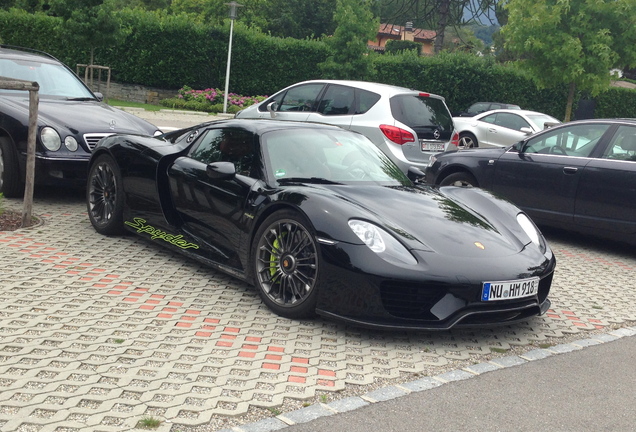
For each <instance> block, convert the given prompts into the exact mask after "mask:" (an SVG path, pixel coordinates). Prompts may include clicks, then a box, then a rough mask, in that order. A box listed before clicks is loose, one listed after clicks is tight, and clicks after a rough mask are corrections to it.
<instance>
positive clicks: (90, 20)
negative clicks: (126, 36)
mask: <svg viewBox="0 0 636 432" xmlns="http://www.w3.org/2000/svg"><path fill="white" fill-rule="evenodd" d="M48 3H49V5H50V9H49V11H48V13H49V14H50V15H54V16H59V17H61V18H63V19H64V25H65V27H66V29H67V30H68V32H67V34H68V35H69V36H70V37H72V38H73V39H74V40H72V41H69V42H70V43H76V44H77V45H78V46H80V47H82V48H85V49H87V50H89V51H90V63H89V64H91V65H92V64H93V59H94V56H95V49H96V48H104V47H107V46H109V45H110V44H114V43H116V41H117V40H118V37H119V35H120V27H119V22H118V21H117V19H116V18H115V14H114V9H113V5H112V3H111V2H110V1H108V0H106V1H105V0H50V1H49V2H48Z"/></svg>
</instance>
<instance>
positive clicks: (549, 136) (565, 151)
mask: <svg viewBox="0 0 636 432" xmlns="http://www.w3.org/2000/svg"><path fill="white" fill-rule="evenodd" d="M608 127H609V126H608V125H602V124H597V125H595V124H591V125H590V124H581V125H576V126H571V127H564V128H559V129H556V130H554V131H552V132H548V133H544V134H542V135H540V136H538V137H536V138H532V139H530V140H528V142H527V143H526V146H525V147H524V150H523V151H524V152H525V153H551V154H557V155H562V156H576V157H589V156H590V154H592V150H594V148H595V147H596V145H597V144H598V141H599V140H600V139H601V137H602V136H603V134H604V133H605V131H607V128H608Z"/></svg>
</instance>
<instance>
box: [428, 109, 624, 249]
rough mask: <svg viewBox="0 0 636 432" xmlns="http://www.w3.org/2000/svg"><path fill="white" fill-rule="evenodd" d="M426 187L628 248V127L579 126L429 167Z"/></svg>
mask: <svg viewBox="0 0 636 432" xmlns="http://www.w3.org/2000/svg"><path fill="white" fill-rule="evenodd" d="M426 181H427V182H428V183H430V184H434V185H442V186H445V185H455V186H474V187H480V188H483V189H488V190H490V191H492V192H494V193H495V194H497V195H499V196H502V197H504V198H507V199H509V200H510V201H512V202H513V203H514V204H516V205H517V206H519V207H520V208H521V209H523V210H524V211H526V212H527V213H528V214H529V215H530V216H531V217H532V218H533V220H534V221H535V222H537V223H538V224H539V225H545V226H554V227H558V228H563V229H568V230H573V231H579V232H584V233H589V234H594V235H597V236H601V237H604V238H610V239H616V240H620V241H627V242H629V243H636V120H633V119H632V120H630V119H605V120H600V119H598V120H581V121H574V122H570V123H566V124H563V125H560V126H555V127H553V128H550V129H547V130H544V131H542V132H539V133H537V134H535V135H533V136H530V137H528V138H527V139H525V140H523V141H520V142H518V143H516V144H514V145H512V146H510V147H506V148H503V149H471V150H464V151H459V152H448V153H442V154H439V155H437V156H436V157H434V158H432V159H431V162H430V163H429V166H428V167H427V169H426Z"/></svg>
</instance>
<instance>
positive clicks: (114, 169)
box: [86, 155, 124, 235]
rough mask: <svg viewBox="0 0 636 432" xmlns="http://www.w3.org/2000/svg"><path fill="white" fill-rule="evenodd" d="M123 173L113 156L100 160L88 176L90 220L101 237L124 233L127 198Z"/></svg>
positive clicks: (87, 198) (101, 157) (87, 199)
mask: <svg viewBox="0 0 636 432" xmlns="http://www.w3.org/2000/svg"><path fill="white" fill-rule="evenodd" d="M121 185H122V180H121V173H120V171H119V167H118V166H117V163H116V162H115V161H114V160H113V158H112V157H110V156H108V155H102V156H100V157H98V158H97V160H96V161H95V163H94V164H93V165H92V166H91V169H90V171H89V173H88V185H87V187H86V205H87V207H88V217H89V219H90V221H91V224H92V225H93V228H95V231H97V232H98V233H100V234H105V235H113V234H122V233H123V232H124V196H123V191H122V186H121Z"/></svg>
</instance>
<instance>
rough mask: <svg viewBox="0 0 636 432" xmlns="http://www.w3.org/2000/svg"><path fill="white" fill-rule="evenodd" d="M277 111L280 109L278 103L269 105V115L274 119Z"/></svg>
mask: <svg viewBox="0 0 636 432" xmlns="http://www.w3.org/2000/svg"><path fill="white" fill-rule="evenodd" d="M276 109H278V104H277V103H276V102H270V103H268V104H267V111H269V115H270V116H272V118H275V117H276Z"/></svg>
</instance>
